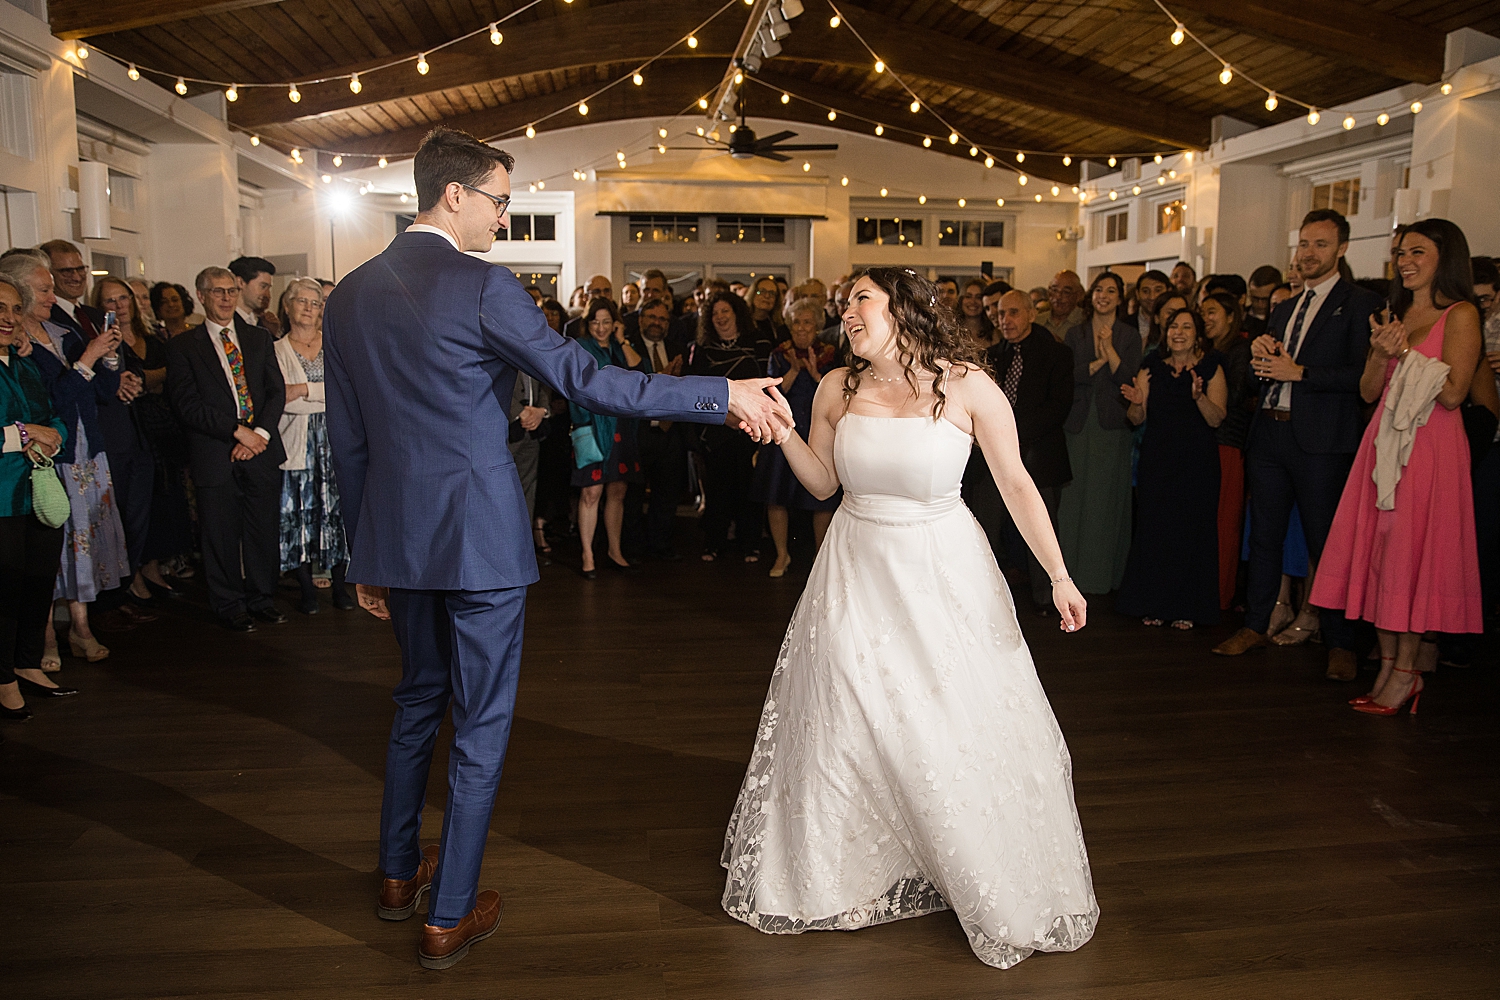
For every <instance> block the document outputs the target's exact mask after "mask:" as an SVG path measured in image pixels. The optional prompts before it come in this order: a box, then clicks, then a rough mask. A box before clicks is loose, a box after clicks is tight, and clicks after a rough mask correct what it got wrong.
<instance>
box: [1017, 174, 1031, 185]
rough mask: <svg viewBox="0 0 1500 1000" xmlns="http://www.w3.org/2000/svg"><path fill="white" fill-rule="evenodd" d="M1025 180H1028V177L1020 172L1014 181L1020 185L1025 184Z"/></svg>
mask: <svg viewBox="0 0 1500 1000" xmlns="http://www.w3.org/2000/svg"><path fill="white" fill-rule="evenodd" d="M1027 180H1029V178H1028V177H1027V176H1026V175H1025V174H1020V175H1019V176H1017V177H1016V183H1017V184H1019V185H1021V186H1022V187H1025V186H1026V182H1027Z"/></svg>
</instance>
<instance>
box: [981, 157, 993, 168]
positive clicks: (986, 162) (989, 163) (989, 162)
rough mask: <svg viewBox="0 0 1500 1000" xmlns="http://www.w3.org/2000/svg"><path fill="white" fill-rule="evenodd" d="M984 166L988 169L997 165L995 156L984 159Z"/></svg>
mask: <svg viewBox="0 0 1500 1000" xmlns="http://www.w3.org/2000/svg"><path fill="white" fill-rule="evenodd" d="M984 165H985V166H986V167H993V166H994V165H995V158H994V157H993V156H986V157H985V158H984Z"/></svg>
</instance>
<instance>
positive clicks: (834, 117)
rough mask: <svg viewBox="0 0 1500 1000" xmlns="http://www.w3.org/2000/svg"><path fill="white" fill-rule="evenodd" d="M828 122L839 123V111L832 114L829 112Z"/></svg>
mask: <svg viewBox="0 0 1500 1000" xmlns="http://www.w3.org/2000/svg"><path fill="white" fill-rule="evenodd" d="M828 120H829V121H831V122H836V121H838V120H839V113H838V112H837V111H830V112H828Z"/></svg>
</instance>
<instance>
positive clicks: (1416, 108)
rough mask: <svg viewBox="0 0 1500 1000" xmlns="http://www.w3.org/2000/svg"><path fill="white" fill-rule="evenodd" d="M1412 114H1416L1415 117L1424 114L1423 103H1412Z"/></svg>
mask: <svg viewBox="0 0 1500 1000" xmlns="http://www.w3.org/2000/svg"><path fill="white" fill-rule="evenodd" d="M1411 113H1412V114H1414V115H1419V114H1421V113H1422V102H1421V101H1412V102H1411Z"/></svg>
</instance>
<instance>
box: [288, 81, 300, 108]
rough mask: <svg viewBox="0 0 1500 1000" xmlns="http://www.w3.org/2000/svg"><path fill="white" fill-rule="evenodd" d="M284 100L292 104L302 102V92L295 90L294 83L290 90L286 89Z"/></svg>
mask: <svg viewBox="0 0 1500 1000" xmlns="http://www.w3.org/2000/svg"><path fill="white" fill-rule="evenodd" d="M286 99H287V100H289V101H291V102H292V103H293V104H296V103H297V102H298V101H300V100H302V91H300V90H298V89H297V85H296V84H295V83H294V84H292V85H291V87H290V88H288V90H287V92H286Z"/></svg>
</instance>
